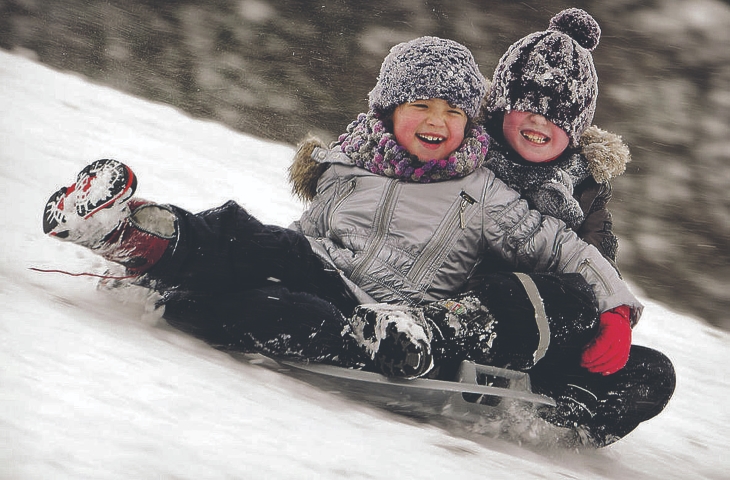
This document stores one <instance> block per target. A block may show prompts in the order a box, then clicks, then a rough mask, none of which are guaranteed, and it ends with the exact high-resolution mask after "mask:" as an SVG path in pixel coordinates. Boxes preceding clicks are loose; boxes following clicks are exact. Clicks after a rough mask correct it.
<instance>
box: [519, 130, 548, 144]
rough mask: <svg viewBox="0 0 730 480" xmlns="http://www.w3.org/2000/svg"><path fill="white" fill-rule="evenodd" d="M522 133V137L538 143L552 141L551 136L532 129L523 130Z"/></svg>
mask: <svg viewBox="0 0 730 480" xmlns="http://www.w3.org/2000/svg"><path fill="white" fill-rule="evenodd" d="M520 135H522V137H523V138H524V139H525V140H527V141H528V142H531V143H535V144H537V145H544V144H546V143H548V142H549V141H550V137H548V136H547V135H543V134H542V133H540V132H535V131H531V130H522V131H521V132H520Z"/></svg>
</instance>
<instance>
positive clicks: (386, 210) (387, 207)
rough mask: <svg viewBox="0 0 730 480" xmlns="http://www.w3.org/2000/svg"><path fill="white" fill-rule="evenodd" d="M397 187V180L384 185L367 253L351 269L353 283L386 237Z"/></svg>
mask: <svg viewBox="0 0 730 480" xmlns="http://www.w3.org/2000/svg"><path fill="white" fill-rule="evenodd" d="M397 188H398V182H397V181H394V180H393V181H390V182H389V183H388V185H387V187H386V190H385V195H384V201H383V205H382V207H381V208H380V218H378V221H377V224H376V226H375V232H374V235H373V236H372V241H371V242H370V245H369V246H368V249H367V253H365V255H364V256H363V258H362V260H361V261H360V264H359V265H358V266H357V267H356V268H355V269H354V270H353V271H352V274H351V277H350V279H351V280H352V281H354V282H355V283H357V282H359V281H360V280H361V276H362V272H363V271H364V270H365V269H366V268H367V267H369V266H370V262H371V261H372V260H373V258H374V257H375V256H376V255H377V254H378V252H380V249H381V248H382V246H383V243H384V242H385V239H386V238H387V235H386V233H387V229H388V225H390V220H391V218H392V217H393V208H394V205H395V202H394V199H395V198H396V194H395V191H396V189H397Z"/></svg>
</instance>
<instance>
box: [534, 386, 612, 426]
mask: <svg viewBox="0 0 730 480" xmlns="http://www.w3.org/2000/svg"><path fill="white" fill-rule="evenodd" d="M554 398H555V403H556V404H557V405H556V406H555V407H541V408H540V409H538V415H539V416H540V417H541V418H542V419H543V420H545V421H547V422H549V423H552V424H553V425H555V426H558V427H567V428H576V427H581V426H584V425H587V424H588V422H589V421H590V420H591V419H592V418H593V417H594V416H595V414H596V409H597V406H598V397H596V395H595V394H594V393H593V392H591V391H590V390H588V389H587V388H584V387H579V386H578V385H573V384H568V385H566V386H565V388H564V389H563V390H562V392H560V393H559V394H558V395H555V397H554Z"/></svg>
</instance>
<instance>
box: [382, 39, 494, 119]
mask: <svg viewBox="0 0 730 480" xmlns="http://www.w3.org/2000/svg"><path fill="white" fill-rule="evenodd" d="M486 90H487V82H486V80H485V79H484V77H483V76H482V74H481V73H480V72H479V67H478V66H477V64H476V62H475V61H474V57H473V56H472V54H471V52H470V51H469V49H467V48H466V47H465V46H464V45H462V44H460V43H457V42H455V41H453V40H446V39H443V38H438V37H420V38H416V39H414V40H411V41H409V42H404V43H400V44H398V45H396V46H394V47H393V48H391V49H390V53H389V54H388V55H387V56H386V57H385V60H383V64H382V65H381V67H380V75H379V76H378V81H377V84H376V85H375V88H373V90H372V91H371V92H370V94H369V100H370V108H371V109H372V110H374V111H375V112H376V113H378V114H388V113H390V112H392V111H393V109H394V108H395V107H397V106H398V105H400V104H402V103H406V102H413V101H416V100H426V99H429V98H440V99H443V100H446V101H447V102H449V103H450V104H451V105H452V106H454V107H459V108H461V109H462V110H464V112H465V113H466V114H467V116H468V117H469V118H474V117H475V116H476V115H477V114H478V113H479V107H480V105H481V102H482V99H483V97H484V94H485V93H486Z"/></svg>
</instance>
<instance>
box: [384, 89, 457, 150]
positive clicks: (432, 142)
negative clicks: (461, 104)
mask: <svg viewBox="0 0 730 480" xmlns="http://www.w3.org/2000/svg"><path fill="white" fill-rule="evenodd" d="M466 123H467V116H466V113H465V112H464V110H462V109H460V108H457V107H452V106H451V105H449V103H448V102H447V101H446V100H442V99H440V98H431V99H428V100H416V101H415V102H409V103H403V104H401V105H398V106H397V107H396V109H395V111H394V112H393V134H394V135H395V139H396V141H398V143H399V144H400V145H401V146H402V147H404V148H405V149H406V150H408V152H409V153H410V154H411V155H415V156H416V157H418V159H419V160H421V161H422V162H427V161H429V160H443V159H445V158H448V157H449V155H451V153H452V152H453V151H455V150H456V149H457V148H459V146H460V145H461V142H463V141H464V129H465V128H466Z"/></svg>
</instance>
